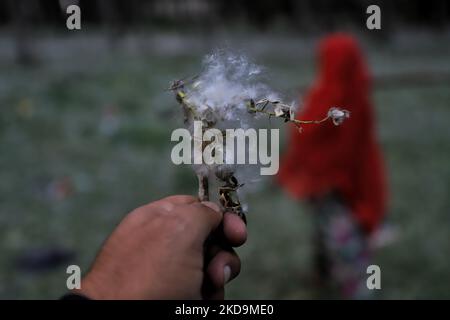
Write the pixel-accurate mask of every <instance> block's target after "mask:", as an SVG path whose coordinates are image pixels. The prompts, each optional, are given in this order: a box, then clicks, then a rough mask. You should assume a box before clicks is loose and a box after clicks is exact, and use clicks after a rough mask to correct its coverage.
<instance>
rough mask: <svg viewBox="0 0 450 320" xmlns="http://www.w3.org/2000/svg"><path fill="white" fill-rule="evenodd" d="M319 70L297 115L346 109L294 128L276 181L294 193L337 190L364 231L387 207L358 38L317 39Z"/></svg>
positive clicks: (314, 194)
mask: <svg viewBox="0 0 450 320" xmlns="http://www.w3.org/2000/svg"><path fill="white" fill-rule="evenodd" d="M319 55H320V61H319V62H320V75H319V78H318V80H317V82H316V84H315V85H314V87H313V88H312V90H311V91H310V92H309V95H308V96H307V98H306V100H305V106H304V109H303V110H302V112H301V113H300V114H299V115H298V118H299V119H304V120H309V119H321V118H323V117H324V116H326V114H327V112H328V110H329V109H330V107H340V108H342V109H346V110H349V111H350V118H349V119H345V121H344V123H342V124H341V125H340V126H335V125H333V123H332V122H331V121H329V122H326V123H323V124H319V125H314V124H312V125H304V126H303V131H302V132H301V133H299V132H298V130H297V129H293V130H292V132H291V136H290V140H289V145H288V150H287V153H286V154H285V156H284V157H283V158H282V161H281V164H280V171H279V175H278V180H279V182H280V184H281V185H282V186H283V187H284V188H285V189H286V190H287V191H288V192H289V193H290V194H291V195H292V196H294V197H295V198H317V197H321V196H323V195H326V194H327V193H329V192H334V191H337V192H338V193H339V194H340V195H341V197H342V198H343V200H344V201H345V203H346V204H347V205H348V206H349V207H350V209H351V211H352V212H353V213H354V216H355V218H356V219H357V221H358V222H359V223H360V224H361V226H362V227H363V228H364V229H365V230H366V231H368V232H369V231H372V230H373V229H374V228H375V227H376V226H377V225H378V223H379V222H380V220H381V218H382V217H383V215H384V211H385V207H386V193H387V192H386V186H385V173H384V168H383V163H382V157H381V153H380V149H379V146H378V144H377V142H376V137H375V130H374V115H373V111H372V106H371V103H370V98H369V95H370V80H369V74H368V70H367V66H366V63H365V61H364V58H363V56H362V53H361V51H360V49H359V47H358V45H357V43H356V41H355V40H354V39H353V38H352V37H351V36H348V35H345V34H335V35H332V36H328V37H327V38H325V39H324V40H323V41H322V43H321V44H320V48H319Z"/></svg>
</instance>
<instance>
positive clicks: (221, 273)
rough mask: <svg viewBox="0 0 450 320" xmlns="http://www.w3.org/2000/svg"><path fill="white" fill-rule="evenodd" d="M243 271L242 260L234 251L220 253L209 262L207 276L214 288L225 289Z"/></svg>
mask: <svg viewBox="0 0 450 320" xmlns="http://www.w3.org/2000/svg"><path fill="white" fill-rule="evenodd" d="M240 271H241V260H240V259H239V257H238V255H237V254H236V253H235V252H234V251H220V252H218V253H217V254H216V255H215V257H214V258H213V259H212V260H211V261H210V262H209V264H208V266H207V268H206V274H207V275H208V278H209V280H210V281H211V283H212V284H213V286H214V287H215V288H217V289H220V288H223V287H224V286H225V284H226V283H228V282H230V281H231V280H232V279H234V278H235V277H237V275H238V274H239V272H240Z"/></svg>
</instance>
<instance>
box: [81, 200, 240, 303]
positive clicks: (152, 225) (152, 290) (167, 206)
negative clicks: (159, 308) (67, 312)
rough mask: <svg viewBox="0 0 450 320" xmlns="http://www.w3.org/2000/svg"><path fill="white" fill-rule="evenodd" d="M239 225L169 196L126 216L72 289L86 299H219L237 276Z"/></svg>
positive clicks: (209, 208) (211, 207)
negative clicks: (80, 280)
mask: <svg viewBox="0 0 450 320" xmlns="http://www.w3.org/2000/svg"><path fill="white" fill-rule="evenodd" d="M246 237H247V230H246V226H245V224H244V222H243V221H242V220H241V218H239V217H238V216H237V215H235V214H232V213H225V214H224V215H223V214H222V213H221V211H220V209H219V207H218V206H217V205H216V204H214V203H212V202H203V203H200V202H199V201H198V199H196V198H194V197H191V196H183V195H177V196H170V197H167V198H164V199H161V200H158V201H155V202H152V203H149V204H147V205H144V206H142V207H139V208H137V209H135V210H133V211H132V212H131V213H129V214H128V215H127V216H126V217H125V218H124V219H123V220H122V222H121V223H120V224H119V225H118V226H117V228H116V229H115V230H114V231H113V233H112V234H111V235H110V236H109V238H108V239H107V241H106V242H105V244H104V245H103V247H102V248H101V250H100V252H99V254H98V256H97V258H96V260H95V262H94V263H93V265H92V267H91V270H90V271H89V272H88V274H87V275H86V276H85V277H84V278H83V279H82V282H81V289H79V290H75V291H76V292H77V293H80V294H83V295H85V296H87V297H89V298H92V299H200V298H205V299H223V298H224V285H225V283H226V282H228V281H230V280H231V279H233V278H235V277H236V276H237V275H238V274H239V271H240V260H239V257H238V256H237V255H236V253H235V252H234V251H233V250H232V249H231V247H233V246H240V245H242V244H243V243H244V242H245V240H246Z"/></svg>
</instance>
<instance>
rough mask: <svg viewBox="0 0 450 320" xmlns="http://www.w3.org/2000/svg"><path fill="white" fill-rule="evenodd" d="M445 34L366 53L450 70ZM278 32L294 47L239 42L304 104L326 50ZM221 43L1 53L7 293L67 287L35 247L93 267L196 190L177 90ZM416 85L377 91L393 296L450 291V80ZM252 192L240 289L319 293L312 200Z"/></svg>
mask: <svg viewBox="0 0 450 320" xmlns="http://www.w3.org/2000/svg"><path fill="white" fill-rule="evenodd" d="M243 38H244V37H243ZM446 40H447V41H443V40H442V39H441V40H439V39H438V40H437V41H432V42H430V43H426V44H425V45H424V44H423V43H421V42H420V41H416V39H412V40H411V39H410V40H409V41H407V42H401V41H397V42H394V43H390V44H389V43H388V44H387V43H376V42H373V43H372V42H368V43H367V45H366V48H367V53H368V57H369V62H370V65H371V67H372V70H373V72H374V73H375V75H377V76H389V75H397V74H399V75H404V74H406V75H407V74H409V73H415V72H428V73H433V72H440V73H447V74H450V60H449V58H448V57H449V53H450V46H449V43H450V42H449V41H448V39H447V38H446ZM55 41H56V40H55ZM73 41H75V42H76V41H77V40H73ZM80 41H81V40H80ZM273 41H277V43H278V44H279V45H281V46H282V49H283V48H284V49H285V50H281V49H280V48H279V47H277V48H274V46H273V45H271V43H273V42H270V41H267V40H266V43H265V44H262V43H259V42H257V41H256V42H255V41H254V42H250V43H245V42H244V41H243V42H238V43H231V45H230V47H231V48H233V46H235V45H236V46H237V47H239V48H240V49H242V51H244V52H249V55H250V56H251V57H252V58H253V59H254V60H255V61H256V62H257V63H259V64H262V65H264V66H266V67H267V73H268V74H269V75H270V77H269V78H268V79H269V80H268V83H269V84H270V85H271V86H272V87H273V88H274V89H275V90H278V91H280V92H282V93H284V94H285V96H286V97H288V98H290V99H294V98H296V97H297V94H296V88H297V87H298V86H305V85H308V84H310V83H311V82H312V80H313V78H314V60H313V52H314V48H313V46H312V45H311V43H308V42H304V43H302V42H301V39H300V38H292V39H291V38H284V39H274V40H273ZM283 41H284V42H283ZM293 43H294V44H293ZM256 44H259V46H257V45H256ZM212 46H213V45H212V44H210V43H208V44H206V45H203V46H199V47H196V48H195V49H192V50H186V51H185V52H184V53H179V52H178V53H172V54H166V53H164V52H158V50H156V49H155V50H153V51H152V50H144V51H142V52H134V51H133V52H123V51H121V50H111V51H107V52H105V51H101V50H99V51H98V52H95V51H89V50H88V51H87V52H86V51H83V50H80V51H78V52H72V53H70V54H67V52H66V53H64V54H62V55H60V56H58V58H57V59H56V58H53V57H52V56H50V57H44V58H42V60H41V61H40V62H39V64H37V65H36V66H34V67H31V68H24V67H20V66H17V65H15V64H13V63H11V61H10V60H8V59H6V58H2V59H0V107H1V113H0V298H20V299H29V298H44V299H46V298H57V297H58V296H59V295H61V294H62V293H64V292H65V284H66V277H67V275H66V273H65V266H60V267H58V268H55V269H52V270H49V271H45V272H34V273H33V272H27V271H23V270H21V269H19V268H18V267H17V259H18V257H20V256H21V255H22V254H23V252H25V251H26V250H29V249H30V248H41V247H52V246H55V245H57V246H61V247H64V248H68V249H70V250H73V251H74V252H75V254H76V255H75V257H74V258H73V259H72V260H71V263H76V264H79V265H80V266H81V268H82V270H86V268H88V266H89V264H90V262H91V261H92V259H93V258H94V256H95V253H96V251H97V250H98V248H99V246H100V245H101V243H102V241H104V239H105V237H106V236H107V235H108V233H109V232H110V231H111V230H112V229H113V228H114V226H115V225H116V224H117V223H118V222H119V221H120V219H121V218H122V217H123V216H124V214H125V213H126V212H128V211H130V210H131V209H133V208H134V207H136V206H138V205H141V204H144V203H146V202H149V201H151V200H155V199H158V198H160V197H163V196H166V195H169V194H174V193H187V194H195V186H196V179H195V177H194V175H193V174H192V172H191V171H190V169H189V168H187V167H177V166H175V165H173V164H172V163H171V161H170V150H171V146H172V144H171V143H170V134H171V131H172V129H173V128H175V127H179V126H180V121H178V118H179V116H180V114H179V113H178V109H177V106H176V103H175V102H174V100H173V97H172V96H171V95H170V94H169V93H168V92H166V91H164V89H165V88H166V87H167V86H168V83H169V81H171V80H173V79H177V78H181V77H183V76H185V75H189V74H193V73H195V72H196V70H197V69H198V68H199V67H200V62H201V58H202V56H203V55H204V54H206V53H208V50H209V47H212ZM277 49H278V50H277ZM297 49H298V50H297ZM167 50H169V51H170V48H169V49H167ZM54 55H56V54H54ZM447 79H448V78H447ZM417 80H418V81H416V82H411V83H409V82H405V83H398V84H396V85H395V86H393V87H383V86H380V87H375V92H374V104H375V106H376V111H377V116H378V120H379V123H378V129H379V137H380V142H381V144H382V146H383V149H384V151H385V157H386V162H387V167H388V170H389V182H390V190H391V201H390V212H389V215H388V219H387V221H388V223H389V224H390V225H391V226H393V227H394V228H395V230H396V231H397V239H396V241H394V242H393V243H391V244H390V245H388V246H386V247H383V248H381V249H380V250H379V251H377V254H376V259H375V261H374V262H375V263H377V264H378V265H379V266H380V267H381V270H382V290H381V292H380V295H379V297H380V298H385V299H391V298H396V299H405V298H450V255H449V254H450V241H449V240H450V199H449V186H450V166H449V160H450V151H449V150H450V149H449V148H448V146H449V145H450V90H449V88H450V86H449V85H450V83H449V81H448V80H447V81H437V82H436V81H435V82H427V79H417ZM270 125H271V126H276V123H274V121H272V123H271V124H270ZM247 201H248V205H249V208H250V209H249V214H248V220H249V239H248V243H247V244H246V245H245V246H244V247H243V248H241V249H239V252H240V254H241V258H242V261H243V269H242V273H241V275H240V277H239V279H238V280H236V281H235V282H233V283H232V284H230V286H229V290H228V293H227V297H228V298H238V299H240V298H247V299H253V298H262V299H264V298H274V299H278V298H287V299H303V298H314V297H315V296H314V290H313V289H312V287H311V280H310V266H311V261H310V249H311V244H310V241H309V240H310V224H309V223H310V222H309V219H308V215H307V213H306V212H305V210H304V208H303V207H302V206H301V205H300V204H299V203H297V202H295V201H293V200H291V199H289V198H287V197H286V195H284V194H283V193H282V192H281V191H280V190H279V189H278V187H277V186H276V185H275V184H274V183H273V182H272V181H271V180H267V181H264V182H263V183H262V184H261V185H260V186H259V189H258V190H257V191H255V192H254V193H251V194H250V195H249V196H248V199H247Z"/></svg>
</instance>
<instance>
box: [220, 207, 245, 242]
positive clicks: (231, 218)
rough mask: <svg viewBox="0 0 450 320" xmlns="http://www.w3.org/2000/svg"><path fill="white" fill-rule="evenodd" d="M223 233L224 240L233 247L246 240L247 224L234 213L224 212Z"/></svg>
mask: <svg viewBox="0 0 450 320" xmlns="http://www.w3.org/2000/svg"><path fill="white" fill-rule="evenodd" d="M223 233H224V236H225V239H226V241H227V242H228V243H229V244H230V245H231V246H233V247H238V246H241V245H242V244H244V242H245V241H246V240H247V226H246V225H245V223H244V221H242V219H241V218H240V217H239V216H238V215H237V214H234V213H230V212H226V213H225V214H224V216H223Z"/></svg>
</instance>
